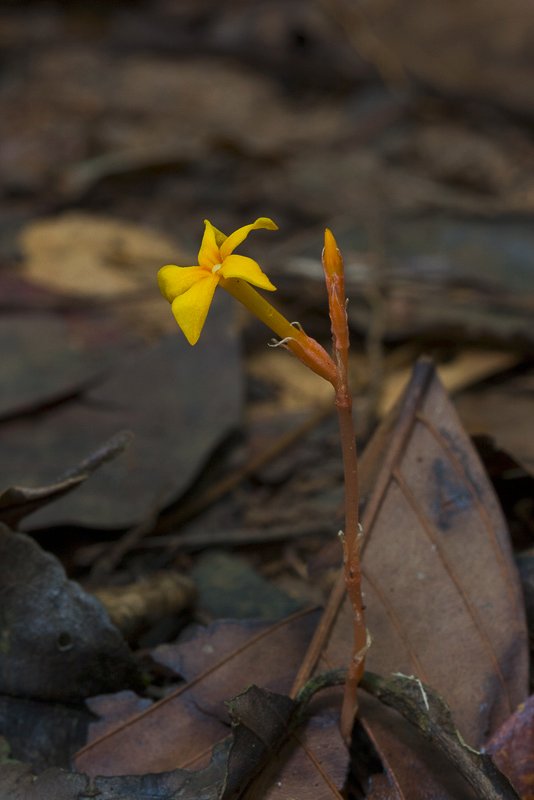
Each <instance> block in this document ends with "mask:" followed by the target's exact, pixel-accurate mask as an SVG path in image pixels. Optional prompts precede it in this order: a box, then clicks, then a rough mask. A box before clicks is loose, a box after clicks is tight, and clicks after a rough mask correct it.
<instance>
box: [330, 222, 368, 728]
mask: <svg viewBox="0 0 534 800" xmlns="http://www.w3.org/2000/svg"><path fill="white" fill-rule="evenodd" d="M323 266H324V272H325V278H326V288H327V292H328V304H329V308H330V319H331V322H332V340H333V345H334V359H335V364H336V373H337V380H336V384H335V390H336V399H335V404H336V409H337V413H338V421H339V432H340V439H341V450H342V455H343V472H344V479H345V530H344V532H343V537H342V541H343V569H344V576H345V586H346V590H347V594H348V597H349V600H350V603H351V606H352V612H353V619H354V643H353V651H352V657H351V661H350V664H349V667H348V671H347V680H346V683H345V693H344V696H343V705H342V709H341V733H342V735H343V736H344V738H345V739H347V740H349V739H350V735H351V732H352V725H353V722H354V716H355V714H356V712H357V708H358V701H357V694H356V690H357V688H358V683H359V682H360V680H361V678H362V676H363V673H364V666H365V653H366V650H367V629H366V627H365V615H364V605H363V599H362V590H361V580H362V578H361V564H360V541H361V535H360V526H359V483H358V455H357V451H356V435H355V431H354V421H353V418H352V397H351V394H350V389H349V380H348V350H349V330H348V321H347V310H346V298H345V278H344V270H343V259H342V258H341V253H340V252H339V250H338V248H337V245H336V240H335V239H334V237H333V235H332V233H331V232H330V231H329V230H328V229H327V230H326V231H325V247H324V251H323Z"/></svg>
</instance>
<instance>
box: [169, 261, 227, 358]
mask: <svg viewBox="0 0 534 800" xmlns="http://www.w3.org/2000/svg"><path fill="white" fill-rule="evenodd" d="M203 272H204V275H206V277H205V278H202V279H201V280H199V281H197V282H196V283H195V284H194V285H193V286H191V288H190V289H189V290H188V291H187V292H185V293H184V294H181V295H180V296H179V297H176V298H175V300H174V301H173V304H172V313H173V314H174V318H175V319H176V322H177V323H178V325H179V326H180V328H181V329H182V331H183V332H184V335H185V338H186V339H187V341H188V342H189V344H196V343H197V342H198V337H199V336H200V334H201V331H202V328H203V327H204V322H205V321H206V317H207V315H208V311H209V307H210V305H211V301H212V299H213V293H214V291H215V288H216V286H217V284H218V283H219V279H218V278H217V276H216V275H209V274H207V273H206V271H205V270H203Z"/></svg>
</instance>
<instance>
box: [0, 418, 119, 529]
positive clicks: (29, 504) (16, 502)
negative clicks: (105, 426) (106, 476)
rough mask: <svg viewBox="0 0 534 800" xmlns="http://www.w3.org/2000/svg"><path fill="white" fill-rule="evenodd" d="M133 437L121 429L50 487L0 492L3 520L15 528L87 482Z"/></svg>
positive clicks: (16, 487) (1, 518)
mask: <svg viewBox="0 0 534 800" xmlns="http://www.w3.org/2000/svg"><path fill="white" fill-rule="evenodd" d="M131 439H132V434H131V433H130V432H129V431H121V432H120V433H117V434H116V435H115V436H113V437H112V438H111V439H109V441H107V442H105V443H104V444H103V445H102V447H99V448H98V449H97V450H95V451H94V452H93V453H91V455H89V456H88V457H87V458H84V459H83V461H81V462H80V463H79V464H78V465H77V466H76V467H74V468H73V469H69V470H68V471H67V472H64V473H63V475H62V477H61V478H60V479H59V480H58V481H56V482H55V483H52V484H50V485H48V486H39V487H35V488H30V487H27V486H11V487H10V488H9V489H4V490H3V491H2V492H0V521H1V522H3V523H4V524H6V525H10V526H12V527H14V526H16V525H17V524H18V523H19V522H20V520H21V519H23V518H24V517H27V516H28V515H29V514H31V513H32V512H33V511H37V510H38V509H39V508H42V507H43V506H45V505H47V504H48V503H51V502H53V501H54V500H57V499H58V498H59V497H62V496H63V495H64V494H67V493H68V492H70V491H72V490H73V489H75V488H76V487H77V486H79V485H80V484H81V483H83V482H84V481H85V480H87V478H88V477H89V475H90V474H91V473H92V472H94V470H95V469H98V467H99V466H100V465H101V464H105V463H106V462H107V461H110V460H111V459H113V458H115V456H117V455H119V453H122V451H123V450H124V448H125V447H127V445H128V443H129V442H130V441H131Z"/></svg>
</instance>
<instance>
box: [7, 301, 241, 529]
mask: <svg viewBox="0 0 534 800" xmlns="http://www.w3.org/2000/svg"><path fill="white" fill-rule="evenodd" d="M225 301H226V302H225ZM228 303H230V298H227V297H224V296H219V297H215V300H214V303H213V305H212V308H211V310H210V315H209V317H208V320H207V323H206V327H205V329H204V331H203V334H202V335H203V341H204V345H203V347H201V348H200V349H194V348H192V347H190V346H189V344H188V343H187V342H186V341H185V339H184V338H183V337H181V335H180V333H179V331H175V332H173V333H172V334H171V335H170V336H167V337H164V338H163V339H161V340H160V341H158V342H156V343H155V344H153V345H152V346H150V347H145V348H143V349H141V350H137V351H134V352H130V353H129V354H128V355H127V357H124V353H123V352H122V353H121V352H119V354H118V356H117V361H116V362H115V363H114V369H113V370H112V371H110V374H109V375H107V376H106V378H105V379H103V380H101V382H100V383H99V384H98V385H96V386H92V387H91V389H89V390H87V391H85V392H84V393H83V394H82V395H81V396H80V397H73V398H70V399H69V400H68V401H66V402H63V403H61V404H59V405H57V406H54V407H52V408H48V409H46V410H44V411H42V412H41V413H39V414H32V415H28V416H25V417H23V418H20V419H13V420H11V421H9V422H5V423H4V424H2V425H0V443H1V447H2V452H3V456H4V457H3V459H2V461H1V462H0V485H2V484H4V485H8V486H9V485H11V484H12V483H17V484H19V483H20V484H22V485H28V484H30V485H31V484H35V485H36V486H39V485H41V484H42V483H47V482H48V481H49V479H50V475H54V473H55V474H57V473H58V472H59V471H60V470H61V469H63V465H64V464H65V463H76V462H77V461H78V460H79V459H80V458H81V457H83V455H84V454H85V453H87V452H89V451H91V449H93V448H94V447H95V445H96V444H97V443H98V442H101V441H104V440H105V439H106V438H108V437H110V436H111V435H113V434H114V433H115V432H116V431H117V430H120V429H122V428H128V429H130V430H132V431H133V432H134V434H135V438H134V440H133V442H132V445H131V447H130V448H129V449H128V454H127V457H126V458H122V459H117V460H115V461H114V462H113V463H110V464H106V465H105V466H104V467H103V468H102V469H101V470H99V472H98V473H97V474H96V475H94V476H93V477H92V479H91V480H90V481H87V483H85V485H84V486H83V487H81V488H80V489H79V490H78V491H77V492H76V493H73V494H71V495H69V496H68V497H62V498H61V499H60V500H59V501H58V502H57V503H55V504H54V506H53V507H49V508H46V509H41V510H40V511H38V512H37V514H36V515H35V517H34V518H33V519H32V521H31V525H32V527H41V526H47V525H57V524H68V523H73V524H78V525H86V526H88V527H102V528H114V527H117V528H119V527H129V526H133V525H136V524H139V521H140V520H144V519H147V517H149V516H150V515H151V514H153V513H154V511H155V510H157V509H160V508H163V507H164V506H166V505H168V504H169V503H171V502H172V501H173V500H175V499H176V498H177V497H178V495H179V494H180V493H181V492H183V491H184V490H185V488H186V487H187V486H188V485H189V483H190V482H191V480H192V479H193V477H194V476H195V474H196V473H197V471H198V470H199V468H200V467H201V465H202V464H203V463H204V461H205V460H206V458H207V457H208V455H209V453H210V452H211V451H212V450H213V448H214V447H215V446H216V445H217V444H219V443H220V442H221V441H222V440H223V439H224V438H225V436H227V435H228V433H229V431H230V430H232V429H234V428H235V427H236V426H237V424H238V421H239V416H240V408H241V393H240V361H239V353H238V348H237V342H236V337H235V330H234V328H233V326H232V324H231V319H232V318H231V317H230V320H229V318H228V314H229V313H232V312H231V303H230V305H228ZM161 314H162V315H163V316H167V315H169V316H171V317H172V315H171V314H170V311H169V309H168V308H167V307H165V304H163V305H162V306H161ZM223 317H224V322H222V318H223ZM103 346H104V344H103V343H101V347H103ZM107 347H108V348H109V347H111V349H113V343H112V342H111V343H108V344H107ZM185 389H186V390H185ZM199 408H202V414H199V413H198V410H199ZM162 452H165V457H164V458H162Z"/></svg>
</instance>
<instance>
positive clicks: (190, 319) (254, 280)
mask: <svg viewBox="0 0 534 800" xmlns="http://www.w3.org/2000/svg"><path fill="white" fill-rule="evenodd" d="M204 225H205V226H206V228H205V231H204V236H203V238H202V244H201V245H200V250H199V253H198V266H195V267H177V266H174V265H171V264H170V265H168V266H166V267H162V268H161V269H160V270H159V272H158V284H159V288H160V291H161V293H162V295H163V296H164V297H165V298H166V299H167V300H168V301H169V303H172V313H173V314H174V317H175V319H176V322H177V323H178V325H179V326H180V328H181V329H182V331H183V332H184V334H185V337H186V339H187V341H188V342H189V344H196V342H197V341H198V338H199V336H200V334H201V332H202V328H203V327H204V322H205V321H206V317H207V314H208V311H209V307H210V305H211V301H212V299H213V294H214V292H215V289H216V288H217V285H218V284H221V285H222V286H225V284H226V282H227V281H232V280H234V279H241V280H244V281H247V283H249V284H252V285H253V286H258V287H259V288H260V289H266V290H267V291H269V292H273V291H275V290H276V286H273V284H272V283H271V281H270V280H269V278H268V277H267V275H265V273H264V272H263V271H262V269H261V267H260V265H259V264H258V263H257V262H256V261H254V260H253V259H252V258H248V257H247V256H238V255H234V250H235V249H236V247H238V246H239V245H240V244H241V242H243V241H244V240H245V239H246V238H247V236H248V235H249V233H250V231H253V230H257V229H258V228H267V229H268V230H271V231H274V230H277V229H278V226H277V225H276V224H275V223H274V222H273V221H272V220H271V219H268V218H267V217H260V218H259V219H257V220H256V221H255V222H253V223H252V224H251V225H244V226H243V227H242V228H238V229H237V230H236V231H234V232H233V233H231V234H230V236H225V235H224V233H221V231H219V230H217V228H214V227H213V225H212V224H211V222H209V221H208V220H204ZM230 286H231V284H230V283H229V284H227V287H228V288H230Z"/></svg>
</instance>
